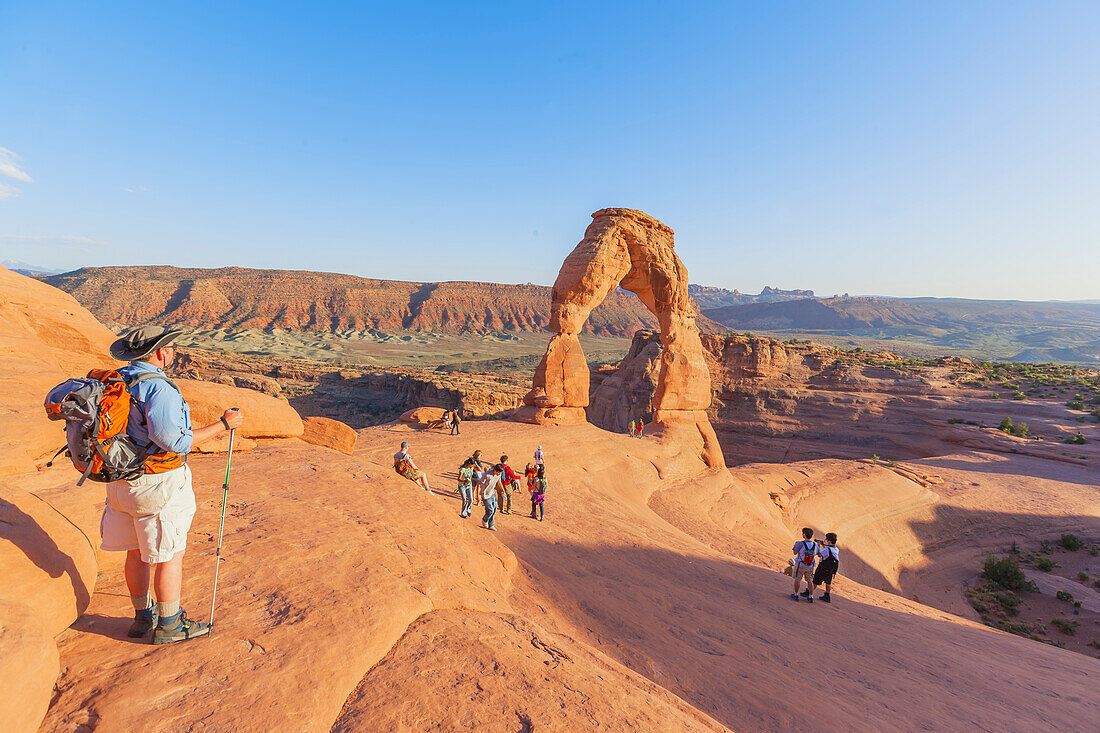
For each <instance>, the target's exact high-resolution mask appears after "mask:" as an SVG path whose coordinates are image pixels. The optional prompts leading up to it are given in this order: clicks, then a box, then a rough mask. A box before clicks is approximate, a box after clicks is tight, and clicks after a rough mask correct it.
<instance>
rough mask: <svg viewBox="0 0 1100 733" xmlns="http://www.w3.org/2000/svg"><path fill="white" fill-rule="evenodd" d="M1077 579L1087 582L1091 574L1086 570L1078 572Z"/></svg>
mask: <svg viewBox="0 0 1100 733" xmlns="http://www.w3.org/2000/svg"><path fill="white" fill-rule="evenodd" d="M1077 580H1079V581H1081V582H1082V583H1087V582H1089V574H1088V573H1086V572H1084V571H1082V572H1080V573H1077Z"/></svg>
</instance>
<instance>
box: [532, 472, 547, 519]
mask: <svg viewBox="0 0 1100 733" xmlns="http://www.w3.org/2000/svg"><path fill="white" fill-rule="evenodd" d="M545 507H546V466H539V470H538V474H537V475H536V476H535V483H534V487H533V488H532V489H531V519H535V511H536V510H538V514H539V516H538V520H539V521H540V522H541V521H542V519H543V516H544V514H545V512H546V510H545Z"/></svg>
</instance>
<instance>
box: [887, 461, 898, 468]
mask: <svg viewBox="0 0 1100 733" xmlns="http://www.w3.org/2000/svg"><path fill="white" fill-rule="evenodd" d="M886 465H887V466H889V467H890V468H897V467H898V462H897V461H887V462H886Z"/></svg>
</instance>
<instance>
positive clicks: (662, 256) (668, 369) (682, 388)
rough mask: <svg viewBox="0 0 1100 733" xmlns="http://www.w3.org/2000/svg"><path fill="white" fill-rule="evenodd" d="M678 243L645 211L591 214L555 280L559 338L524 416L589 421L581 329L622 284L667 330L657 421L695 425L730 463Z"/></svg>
mask: <svg viewBox="0 0 1100 733" xmlns="http://www.w3.org/2000/svg"><path fill="white" fill-rule="evenodd" d="M673 247H674V239H673V231H672V229H671V228H670V227H668V226H666V225H665V224H663V223H661V222H660V221H658V220H657V219H655V218H653V217H652V216H650V215H649V214H646V213H645V212H643V211H637V210H634V209H601V210H599V211H597V212H596V213H594V214H592V223H591V224H589V225H588V229H587V230H585V233H584V239H582V240H581V242H580V244H578V245H577V246H576V247H575V248H574V249H573V251H572V252H571V253H570V254H569V256H568V257H566V258H565V262H563V263H562V266H561V270H560V271H559V272H558V278H557V280H555V281H554V288H553V290H552V292H551V305H550V325H549V327H550V330H551V331H553V332H554V336H553V337H552V338H551V339H550V343H549V345H548V346H547V347H546V354H545V355H544V356H543V358H542V362H541V363H540V364H539V366H538V369H537V370H535V376H534V379H533V384H532V388H531V391H530V392H529V393H528V394H527V395H526V397H524V405H525V407H524V408H522V409H521V410H520V411H519V412H518V413H516V419H517V420H520V421H523V422H531V423H538V424H558V425H564V424H576V423H583V422H585V421H586V420H587V417H586V415H585V407H587V406H588V393H589V369H588V362H587V361H586V360H585V358H584V350H583V349H582V348H581V344H580V340H579V339H578V334H579V333H580V331H581V328H582V327H583V326H584V323H585V321H586V320H588V316H589V314H591V312H592V309H593V308H595V307H596V306H598V305H599V304H600V303H601V302H603V300H604V298H606V297H607V296H608V294H609V293H611V291H612V290H614V289H615V287H617V286H619V287H622V288H623V289H625V290H629V291H630V292H632V293H634V294H635V295H637V296H638V298H639V299H640V300H641V301H642V303H643V304H644V305H645V307H646V308H648V309H649V311H650V312H651V313H653V315H654V316H656V317H657V321H658V322H659V324H660V328H661V346H662V349H661V363H660V371H659V374H658V377H657V389H656V392H655V393H654V395H653V403H652V406H653V422H652V424H653V425H654V426H655V427H656V428H658V429H659V430H682V429H684V428H691V427H692V426H693V427H694V429H695V430H697V431H698V434H699V436H701V438H702V449H701V453H700V455H701V457H702V458H703V460H704V461H705V462H706V463H707V465H708V466H711V467H712V468H719V467H724V466H725V462H724V461H723V459H722V450H721V448H720V446H719V445H718V438H717V436H716V435H715V433H714V429H713V428H712V427H711V424H710V420H709V418H708V417H707V413H706V410H707V408H708V407H710V400H711V387H710V372H709V370H708V369H707V365H706V362H705V361H704V359H703V345H702V343H701V341H700V340H699V328H698V326H696V324H695V316H696V312H695V304H694V303H693V301H692V299H691V297H690V296H689V295H688V273H687V268H686V267H684V263H682V262H681V261H680V258H679V257H677V256H676V252H675V251H674V250H673Z"/></svg>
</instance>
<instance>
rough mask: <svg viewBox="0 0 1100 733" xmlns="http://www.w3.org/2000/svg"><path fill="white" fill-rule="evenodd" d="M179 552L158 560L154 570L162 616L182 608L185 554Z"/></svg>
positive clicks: (155, 585)
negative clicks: (169, 557) (170, 557)
mask: <svg viewBox="0 0 1100 733" xmlns="http://www.w3.org/2000/svg"><path fill="white" fill-rule="evenodd" d="M185 552H186V550H180V551H179V552H177V553H176V554H175V555H174V556H173V557H172V559H171V560H168V561H167V562H158V563H156V564H155V570H154V571H153V590H154V591H155V592H156V594H157V606H159V607H160V615H161V617H162V618H163V617H165V616H172V615H174V614H175V613H176V612H177V611H179V608H180V592H181V590H182V588H183V555H184V553H185Z"/></svg>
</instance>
